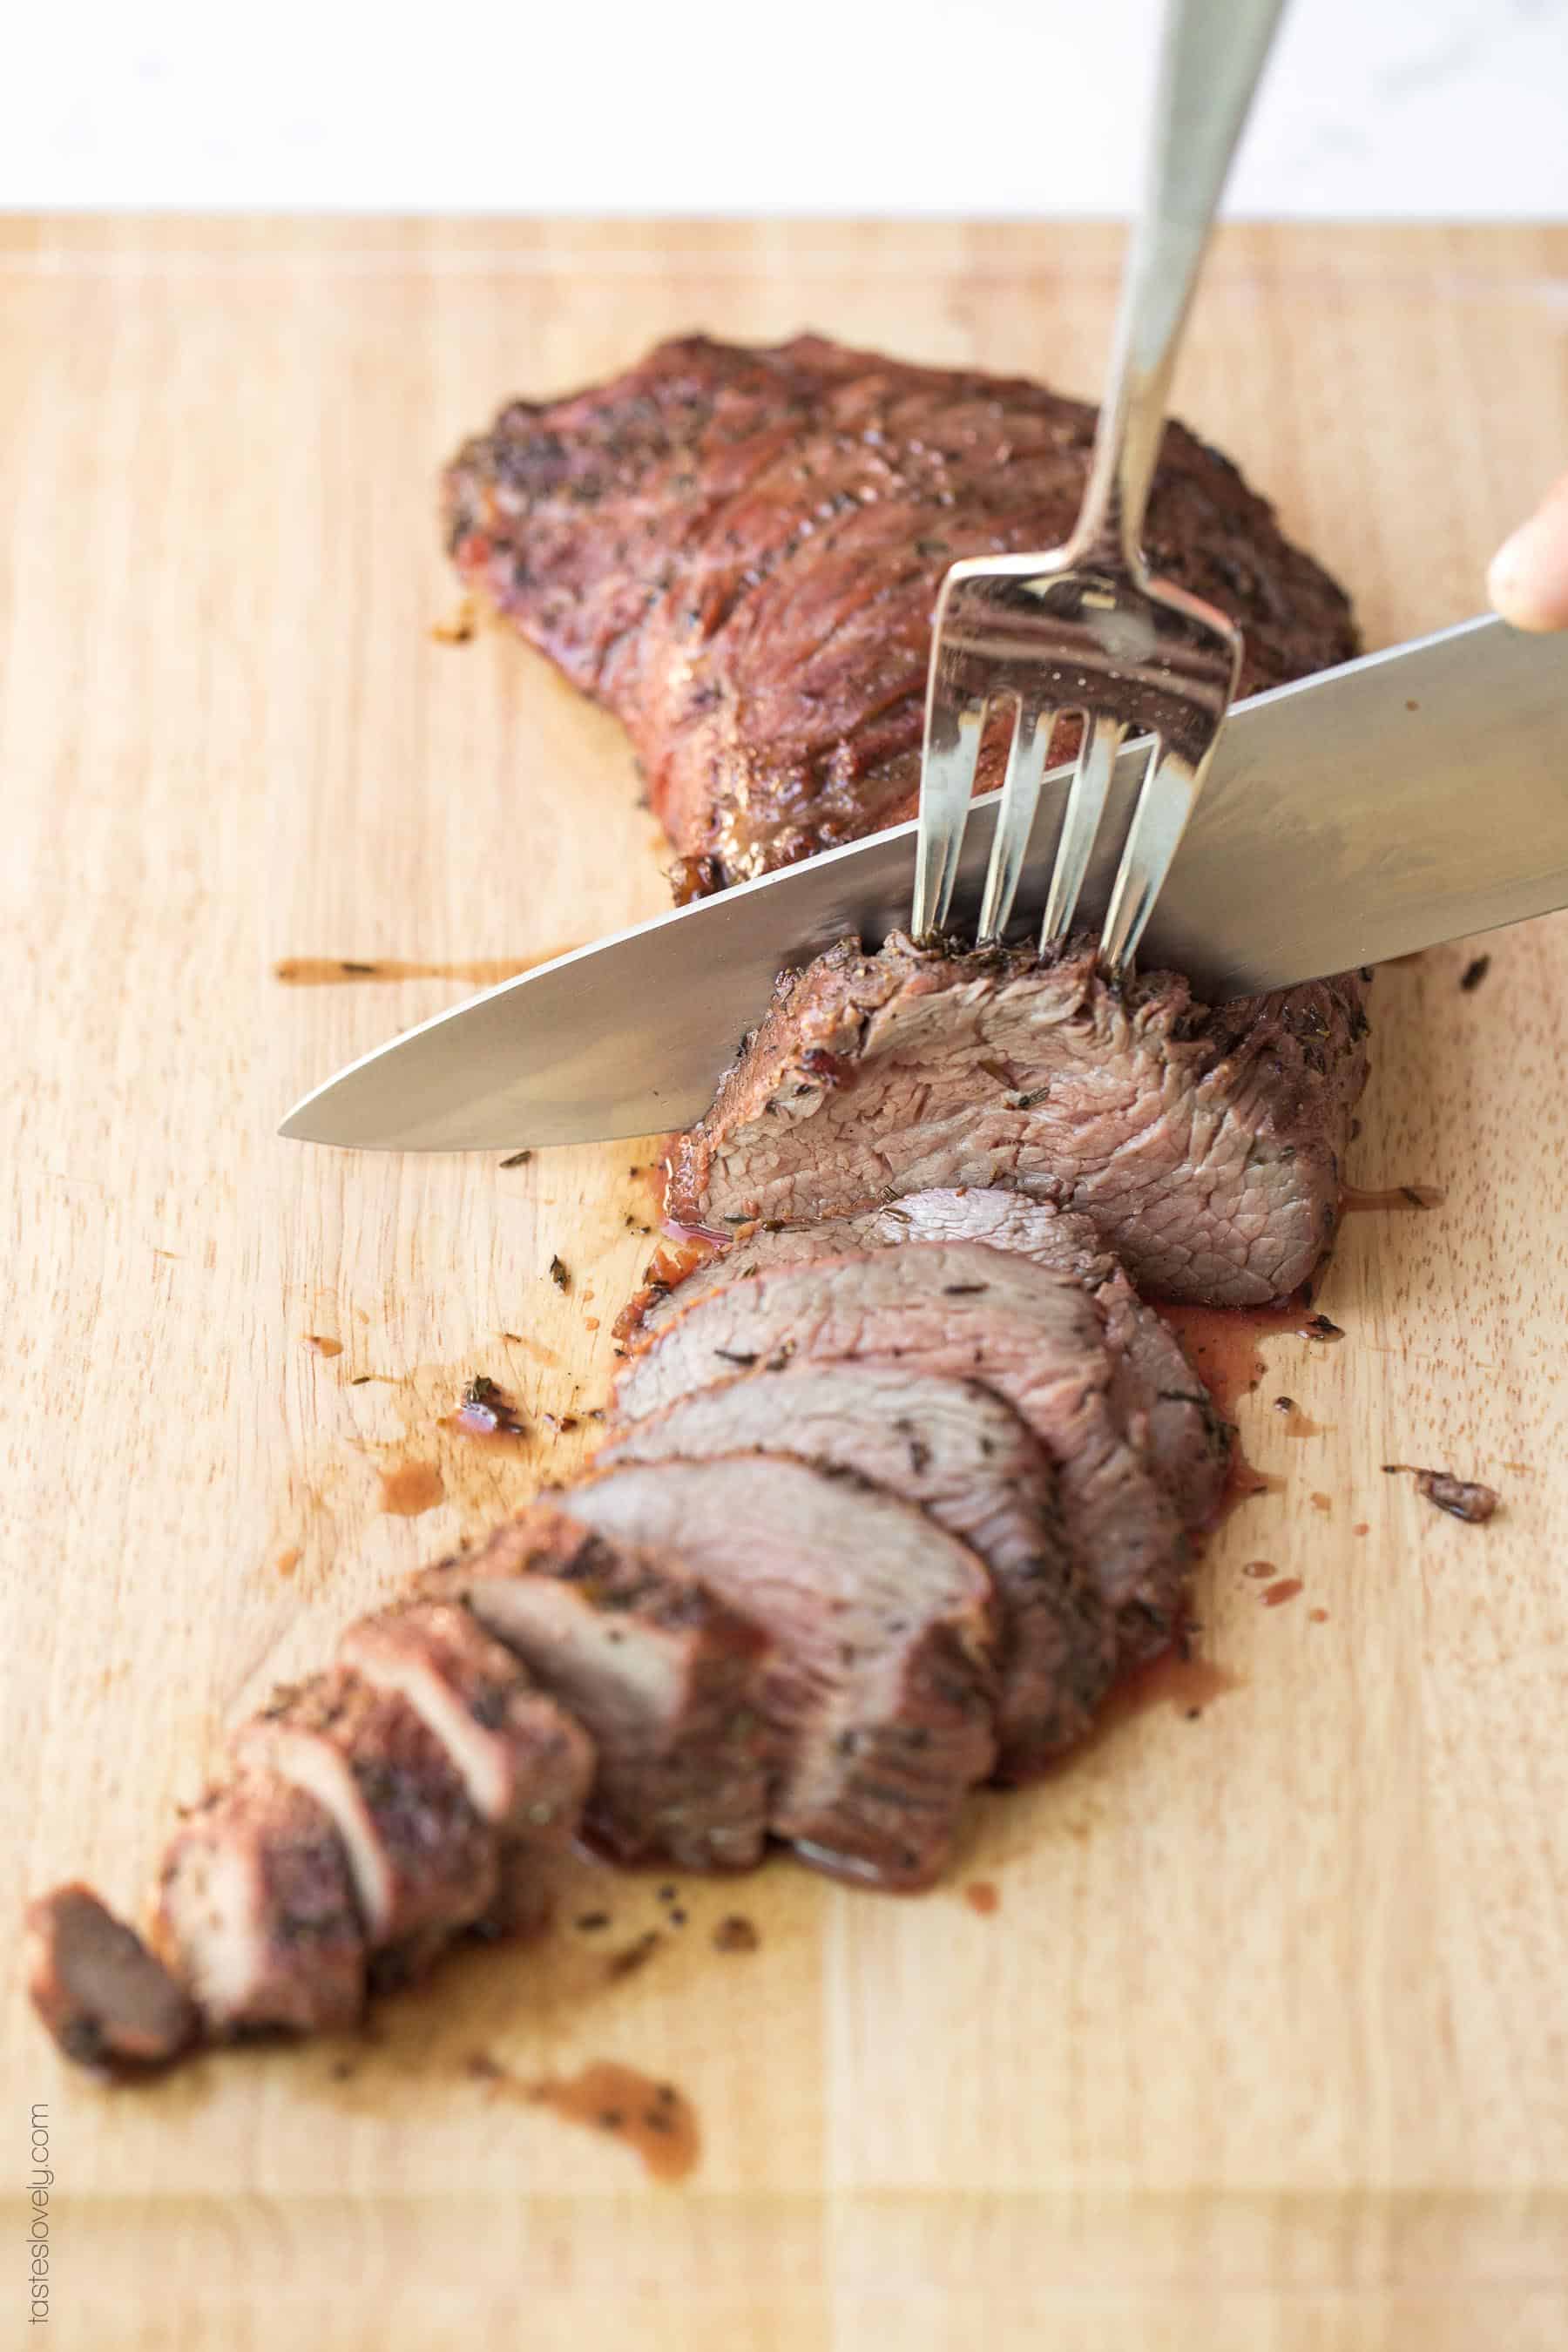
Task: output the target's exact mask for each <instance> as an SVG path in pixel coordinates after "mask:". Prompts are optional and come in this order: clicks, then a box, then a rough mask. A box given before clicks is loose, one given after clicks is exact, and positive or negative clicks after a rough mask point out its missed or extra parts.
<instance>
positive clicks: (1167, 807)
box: [1100, 737, 1217, 972]
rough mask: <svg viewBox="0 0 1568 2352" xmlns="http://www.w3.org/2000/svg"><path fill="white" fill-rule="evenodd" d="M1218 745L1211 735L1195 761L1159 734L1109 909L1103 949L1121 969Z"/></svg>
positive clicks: (1139, 936) (1138, 935)
mask: <svg viewBox="0 0 1568 2352" xmlns="http://www.w3.org/2000/svg"><path fill="white" fill-rule="evenodd" d="M1215 740H1217V738H1216V739H1215ZM1214 749H1215V747H1214V742H1212V741H1211V742H1210V744H1209V746H1208V749H1207V750H1206V751H1205V753H1204V755H1203V757H1202V758H1201V759H1200V760H1199V761H1197V762H1196V763H1195V764H1194V761H1191V760H1188V759H1184V757H1183V756H1182V754H1181V753H1180V752H1179V751H1173V750H1172V748H1171V746H1170V744H1169V743H1167V742H1166V741H1165V740H1164V739H1163V737H1160V738H1157V739H1156V740H1155V744H1154V755H1153V757H1152V760H1151V761H1150V762H1149V765H1148V767H1147V769H1146V770H1145V771H1144V775H1143V783H1142V790H1141V791H1140V793H1139V794H1138V805H1137V807H1136V809H1135V810H1134V811H1133V814H1132V822H1131V824H1130V825H1129V826H1128V828H1127V840H1126V844H1125V845H1124V846H1123V848H1122V852H1121V864H1120V865H1119V866H1117V869H1116V880H1115V883H1114V885H1113V886H1112V888H1111V893H1110V907H1109V908H1107V910H1106V917H1105V931H1104V934H1103V937H1102V939H1101V941H1100V954H1101V956H1102V958H1103V960H1104V961H1105V963H1106V965H1107V967H1108V968H1109V969H1110V971H1113V972H1116V971H1121V969H1122V968H1123V966H1124V965H1126V964H1128V963H1130V962H1131V960H1132V957H1133V955H1134V954H1135V953H1136V951H1137V947H1138V942H1139V940H1141V939H1142V936H1143V929H1144V925H1145V924H1146V923H1147V922H1148V920H1149V918H1150V916H1151V914H1152V912H1153V908H1154V901H1155V899H1156V898H1158V897H1159V895H1160V892H1161V890H1162V889H1163V887H1164V881H1165V877H1166V875H1167V874H1168V873H1169V872H1170V870H1171V866H1172V862H1173V859H1174V857H1175V855H1176V851H1177V848H1178V847H1179V845H1180V843H1181V838H1182V835H1183V834H1184V832H1185V831H1186V827H1187V819H1188V818H1189V817H1190V816H1191V814H1192V813H1193V804H1194V802H1195V801H1196V799H1197V796H1198V793H1200V792H1201V791H1202V789H1203V781H1204V778H1205V775H1206V774H1207V772H1208V766H1209V761H1211V760H1212V759H1213V757H1214Z"/></svg>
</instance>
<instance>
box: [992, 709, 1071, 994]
mask: <svg viewBox="0 0 1568 2352" xmlns="http://www.w3.org/2000/svg"><path fill="white" fill-rule="evenodd" d="M1056 723H1057V714H1056V712H1055V711H1054V710H1042V709H1039V708H1038V707H1037V705H1035V704H1033V703H1030V702H1027V701H1020V703H1019V705H1018V710H1017V714H1016V720H1015V723H1014V728H1013V740H1012V742H1011V743H1010V744H1009V746H1008V749H1007V772H1006V775H1005V777H1004V778H1003V782H1002V805H1001V807H1000V808H999V809H998V810H997V812H996V831H995V834H994V837H993V839H992V843H991V863H990V865H989V866H987V867H986V869H985V895H984V898H982V900H981V902H980V929H979V930H978V932H977V934H976V944H977V945H978V946H980V947H986V946H988V945H989V944H990V942H991V941H992V940H999V939H1000V938H1001V936H1002V934H1003V932H1004V931H1005V929H1006V928H1007V918H1008V916H1009V915H1010V914H1011V913H1012V911H1013V900H1014V898H1016V895H1017V890H1018V877H1019V876H1020V875H1021V874H1022V873H1023V870H1024V853H1025V851H1026V849H1027V848H1028V846H1029V835H1030V834H1031V832H1032V831H1033V829H1034V823H1035V811H1036V808H1037V806H1038V804H1039V798H1040V779H1041V778H1042V776H1043V775H1044V774H1045V772H1046V755H1047V752H1048V751H1049V750H1050V746H1051V733H1052V730H1053V729H1054V728H1055V726H1056Z"/></svg>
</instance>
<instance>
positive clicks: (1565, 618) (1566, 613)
mask: <svg viewBox="0 0 1568 2352" xmlns="http://www.w3.org/2000/svg"><path fill="white" fill-rule="evenodd" d="M1487 593H1488V595H1489V597H1490V598H1491V601H1492V604H1493V606H1494V608H1495V609H1496V611H1498V612H1499V613H1500V614H1501V615H1502V617H1503V619H1504V620H1505V621H1509V622H1511V623H1512V625H1513V626H1514V627H1515V628H1516V629H1565V628H1568V481H1564V482H1560V483H1558V485H1557V486H1556V488H1555V489H1554V490H1552V492H1551V493H1550V494H1549V495H1548V497H1547V499H1546V500H1545V502H1544V503H1543V504H1542V506H1541V507H1540V508H1539V509H1538V510H1537V511H1536V512H1535V513H1534V514H1532V515H1531V518H1530V520H1529V521H1528V522H1523V523H1521V525H1520V527H1519V529H1518V530H1516V531H1514V532H1513V533H1512V534H1511V536H1510V538H1508V539H1505V540H1504V541H1503V543H1502V545H1501V546H1500V548H1499V550H1498V551H1497V553H1496V554H1495V555H1494V556H1493V558H1492V560H1491V564H1490V567H1489V570H1488V572H1487Z"/></svg>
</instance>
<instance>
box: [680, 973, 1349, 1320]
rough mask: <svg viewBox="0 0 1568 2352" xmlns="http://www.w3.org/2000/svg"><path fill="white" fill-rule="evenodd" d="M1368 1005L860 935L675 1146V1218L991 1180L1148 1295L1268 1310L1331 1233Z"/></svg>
mask: <svg viewBox="0 0 1568 2352" xmlns="http://www.w3.org/2000/svg"><path fill="white" fill-rule="evenodd" d="M1362 997H1363V982H1361V980H1360V979H1358V978H1356V977H1354V976H1350V977H1345V978H1342V979H1338V980H1331V981H1321V982H1312V983H1310V985H1308V986H1306V987H1302V988H1294V989H1289V990H1286V991H1284V992H1282V993H1279V994H1276V995H1273V996H1262V997H1249V998H1246V999H1242V1000H1238V1001H1237V1003H1231V1004H1226V1005H1221V1006H1218V1007H1213V1008H1211V1007H1208V1006H1205V1005H1202V1004H1197V1003H1194V1001H1193V999H1192V997H1191V995H1190V993H1189V992H1188V989H1187V986H1186V983H1185V982H1184V981H1181V980H1178V979H1176V978H1174V977H1173V976H1172V975H1171V974H1169V973H1161V974H1155V975H1153V976H1152V977H1151V978H1149V979H1147V980H1135V981H1130V982H1126V983H1119V982H1111V981H1109V980H1107V979H1106V978H1105V977H1104V975H1103V974H1102V973H1100V971H1098V970H1097V968H1096V965H1095V960H1094V955H1093V952H1092V950H1090V949H1088V948H1083V949H1077V948H1075V949H1074V950H1070V951H1068V952H1065V953H1061V954H1052V955H1047V956H1045V957H1039V956H1037V955H1035V954H1034V953H1033V952H1032V951H1029V950H1021V949H1020V950H993V949H987V950H975V951H973V952H970V953H967V954H964V953H957V952H950V951H949V950H946V949H944V948H941V947H934V948H933V947H924V948H920V947H916V946H914V945H913V944H912V943H911V941H910V940H907V939H905V938H903V937H901V936H900V935H898V934H895V935H894V936H893V937H892V938H891V939H889V940H888V941H887V943H886V945H885V946H884V947H883V948H882V949H881V950H879V952H878V953H876V954H875V955H867V954H864V953H863V952H862V951H861V950H860V949H859V947H858V945H857V944H856V943H855V942H853V941H849V940H846V941H843V942H841V943H840V945H838V946H837V947H836V948H832V949H830V950H828V951H827V953H826V954H825V955H822V956H819V957H818V958H817V960H816V962H815V963H812V964H810V965H808V966H807V967H806V969H805V971H802V972H799V973H796V974H792V975H786V976H785V978H784V979H783V980H782V981H781V982H780V983H779V986H778V990H777V992H776V993H775V997H774V1002H773V1007H772V1010H771V1011H770V1012H769V1013H768V1014H767V1017H766V1018H765V1020H764V1021H763V1023H762V1024H761V1026H760V1027H759V1028H758V1029H757V1030H756V1031H755V1032H754V1034H752V1036H750V1037H749V1038H748V1039H747V1040H746V1042H745V1044H744V1045H743V1047H742V1053H741V1055H740V1058H739V1060H738V1061H737V1062H736V1063H735V1065H734V1066H733V1067H732V1068H731V1070H730V1072H729V1073H728V1074H727V1076H725V1078H724V1079H723V1081H722V1082H721V1086H720V1088H719V1092H718V1095H717V1097H716V1098H715V1100H714V1103H713V1106H712V1108H711V1109H710V1110H709V1111H708V1112H707V1114H706V1115H705V1116H704V1118H701V1119H700V1121H699V1122H698V1124H697V1126H696V1127H694V1128H693V1129H691V1131H690V1133H689V1134H688V1135H686V1136H683V1137H682V1138H681V1139H680V1140H679V1143H678V1145H677V1146H676V1148H675V1150H674V1153H673V1155H672V1159H671V1162H670V1178H669V1192H668V1208H669V1213H670V1215H671V1216H672V1217H673V1218H674V1219H675V1220H676V1221H677V1222H678V1223H681V1224H683V1225H691V1226H700V1227H705V1228H708V1229H710V1230H713V1231H716V1232H720V1233H722V1232H724V1231H725V1230H727V1229H729V1228H732V1227H733V1226H734V1225H736V1224H738V1223H743V1222H745V1221H747V1220H749V1219H752V1218H760V1219H763V1220H778V1221H782V1222H784V1223H792V1224H793V1223H804V1222H807V1221H809V1220H811V1219H814V1218H820V1217H835V1216H846V1215H853V1214H857V1213H861V1212H864V1211H866V1210H868V1209H870V1208H873V1207H875V1206H877V1205H879V1204H880V1203H882V1202H887V1201H889V1200H896V1199H897V1198H898V1197H899V1196H900V1195H901V1194H904V1193H908V1192H926V1191H929V1190H931V1189H932V1188H948V1189H952V1188H956V1187H962V1186H964V1185H979V1186H996V1187H1001V1188H1002V1189H1004V1190H1006V1191H1012V1192H1027V1193H1031V1194H1033V1195H1035V1196H1036V1197H1037V1198H1039V1199H1042V1200H1047V1201H1052V1202H1056V1203H1057V1204H1058V1206H1060V1207H1062V1208H1066V1209H1070V1210H1074V1211H1077V1212H1079V1213H1081V1214H1082V1215H1083V1216H1085V1217H1087V1218H1088V1220H1089V1223H1090V1224H1091V1225H1092V1226H1093V1228H1094V1231H1095V1232H1096V1234H1098V1235H1099V1237H1100V1242H1101V1244H1103V1245H1105V1246H1106V1247H1108V1248H1110V1249H1111V1250H1113V1251H1114V1252H1115V1254H1116V1255H1117V1256H1118V1257H1119V1258H1120V1259H1121V1263H1122V1265H1124V1266H1125V1268H1126V1270H1127V1273H1128V1274H1129V1276H1131V1280H1132V1281H1133V1283H1134V1284H1135V1285H1136V1286H1137V1287H1138V1289H1139V1290H1140V1291H1142V1293H1144V1294H1145V1295H1146V1296H1152V1297H1161V1298H1166V1299H1171V1300H1179V1301H1184V1302H1192V1303H1195V1304H1200V1305H1208V1306H1216V1307H1247V1306H1258V1305H1262V1304H1264V1303H1266V1302H1268V1301H1269V1300H1271V1299H1275V1298H1279V1297H1287V1296H1289V1293H1290V1292H1291V1291H1293V1290H1295V1289H1297V1288H1298V1287H1299V1286H1300V1284H1301V1283H1303V1282H1304V1281H1306V1280H1307V1278H1308V1277H1309V1276H1310V1274H1311V1273H1312V1270H1313V1268H1314V1267H1315V1266H1316V1265H1317V1264H1318V1261H1319V1259H1320V1258H1321V1256H1322V1255H1323V1254H1324V1252H1325V1251H1326V1250H1327V1249H1328V1247H1329V1245H1330V1244H1331V1241H1332V1239H1333V1236H1334V1231H1335V1227H1336V1224H1337V1222H1338V1217H1339V1202H1340V1181H1341V1171H1342V1161H1343V1154H1344V1150H1345V1146H1346V1144H1347V1142H1348V1140H1349V1135H1350V1123H1351V1114H1352V1110H1353V1108H1354V1106H1355V1103H1356V1100H1357V1097H1359V1095H1360V1093H1361V1090H1362V1087H1363V1084H1364V1082H1365V1076H1366V1057H1365V1053H1364V1050H1363V1044H1362V1040H1363V1037H1364V1034H1365V1032H1366V1025H1367V1024H1366V1016H1365V1013H1364V1012H1363V1004H1362Z"/></svg>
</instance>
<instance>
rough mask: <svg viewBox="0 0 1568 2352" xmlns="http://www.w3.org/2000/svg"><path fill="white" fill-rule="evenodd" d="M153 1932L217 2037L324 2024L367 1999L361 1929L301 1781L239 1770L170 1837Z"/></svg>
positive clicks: (351, 2015)
mask: <svg viewBox="0 0 1568 2352" xmlns="http://www.w3.org/2000/svg"><path fill="white" fill-rule="evenodd" d="M153 1939H154V1942H155V1944H156V1947H157V1949H158V1951H159V1953H160V1954H161V1955H162V1957H163V1958H164V1959H165V1960H167V1961H168V1962H169V1964H170V1965H171V1966H172V1967H173V1968H174V1969H175V1970H176V1972H177V1973H178V1975H179V1976H180V1978H181V1979H182V1980H183V1981H184V1983H185V1984H187V1985H188V1986H189V1987H190V1990H191V1993H192V1996H193V1998H194V2000H195V2004H196V2007H197V2010H198V2011H199V2012H200V2016H201V2021H202V2025H203V2028H204V2030H205V2032H206V2033H207V2034H208V2035H209V2036H211V2037H213V2038H214V2039H223V2038H226V2037H228V2036H232V2035H235V2034H241V2033H253V2032H266V2031H270V2030H272V2029H275V2028H282V2029H285V2030H288V2031H291V2032H299V2033H329V2032H336V2031H338V2030H341V2029H342V2027H344V2026H349V2025H353V2023H354V2022H355V2021H356V2020H357V2019H358V2017H359V2016H360V2014H361V2011H363V2007H364V1998H365V1937H364V1929H363V1926H362V1924H361V1920H360V1915H359V1909H358V1906H357V1905H356V1903H355V1901H354V1895H353V1885H352V1884H351V1881H350V1876H349V1865H348V1857H347V1854H346V1853H344V1850H343V1845H342V1840H341V1839H340V1837H339V1836H338V1832H337V1830H336V1827H335V1826H334V1824H333V1822H332V1819H331V1815H330V1814H329V1813H328V1812H326V1811H324V1810H323V1808H322V1807H321V1806H320V1805H319V1804H317V1802H316V1801H315V1800H314V1798H312V1797H310V1796H308V1795H307V1794H306V1792H305V1791H304V1790H302V1789H297V1788H294V1787H292V1786H291V1785H290V1784H289V1782H287V1781H284V1780H277V1779H275V1778H274V1777H273V1776H272V1775H271V1774H270V1773H260V1774H255V1773H246V1774H244V1775H242V1777H241V1778H240V1779H239V1780H236V1781H233V1782H231V1783H230V1784H229V1785H228V1786H227V1787H225V1788H221V1789H217V1790H213V1791H212V1792H211V1793H210V1794H209V1795H208V1796H207V1797H206V1798H205V1799H204V1800H203V1801H202V1802H201V1803H200V1804H199V1805H197V1806H195V1807H194V1808H193V1810H192V1811H190V1812H189V1813H188V1814H187V1815H186V1817H185V1819H184V1822H182V1823H181V1826H180V1828H179V1829H178V1830H177V1831H176V1832H175V1833H174V1837H173V1838H172V1839H171V1840H170V1843H169V1845H168V1848H167V1850H166V1852H165V1853H164V1856H163V1869H162V1873H161V1874H160V1878H159V1884H158V1897H157V1909H156V1914H155V1917H154V1923H153Z"/></svg>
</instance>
